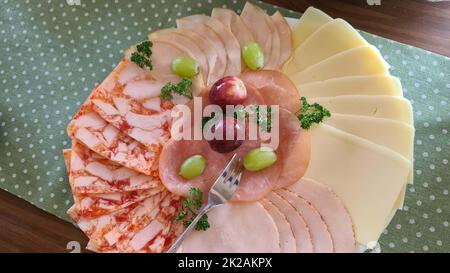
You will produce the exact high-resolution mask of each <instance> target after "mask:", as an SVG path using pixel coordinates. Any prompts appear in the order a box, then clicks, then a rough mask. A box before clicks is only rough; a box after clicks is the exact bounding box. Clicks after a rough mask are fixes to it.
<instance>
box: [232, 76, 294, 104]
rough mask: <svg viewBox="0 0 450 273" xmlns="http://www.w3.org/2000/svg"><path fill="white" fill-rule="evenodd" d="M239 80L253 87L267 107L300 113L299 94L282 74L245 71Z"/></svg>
mask: <svg viewBox="0 0 450 273" xmlns="http://www.w3.org/2000/svg"><path fill="white" fill-rule="evenodd" d="M239 78H240V79H241V80H242V81H243V82H244V83H245V84H246V85H247V84H250V85H252V86H253V87H255V88H256V89H257V90H258V91H259V92H260V93H261V95H262V96H263V98H264V100H265V102H266V104H267V105H279V106H280V108H284V109H286V110H288V111H290V112H292V113H297V112H298V111H300V109H301V107H302V104H301V101H300V94H299V92H298V90H297V88H296V87H295V85H294V84H293V83H292V81H291V80H290V79H289V78H288V77H287V76H286V75H285V74H283V73H282V72H279V71H272V70H261V71H246V72H244V73H242V74H241V75H240V76H239Z"/></svg>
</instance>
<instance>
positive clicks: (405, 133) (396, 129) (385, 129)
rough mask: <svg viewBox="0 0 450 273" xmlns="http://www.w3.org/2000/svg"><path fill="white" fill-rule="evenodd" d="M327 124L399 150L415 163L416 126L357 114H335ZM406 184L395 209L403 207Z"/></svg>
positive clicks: (328, 119)
mask: <svg viewBox="0 0 450 273" xmlns="http://www.w3.org/2000/svg"><path fill="white" fill-rule="evenodd" d="M324 123H325V124H328V125H330V126H333V127H334V128H337V129H340V130H342V131H345V132H347V133H350V134H353V135H356V136H358V137H362V138H365V139H367V140H369V141H372V142H374V143H376V144H379V145H382V146H385V147H387V148H389V149H391V150H393V151H394V152H397V153H399V154H401V155H402V156H404V157H405V158H407V159H408V160H409V161H410V162H411V163H413V157H414V131H415V130H414V127H412V126H410V125H408V124H406V123H403V122H399V121H395V120H390V119H384V118H371V117H366V116H355V115H345V114H333V115H332V116H331V117H330V118H327V119H326V120H325V121H324ZM413 169H414V168H413V164H411V170H410V173H409V177H408V182H409V183H410V184H412V182H413V173H414V172H413ZM406 187H407V186H406V185H405V186H404V187H403V190H402V191H401V192H400V194H399V196H398V198H397V201H396V204H395V206H394V208H395V209H401V208H402V207H403V201H404V198H405V191H406Z"/></svg>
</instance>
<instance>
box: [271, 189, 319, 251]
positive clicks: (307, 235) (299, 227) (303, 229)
mask: <svg viewBox="0 0 450 273" xmlns="http://www.w3.org/2000/svg"><path fill="white" fill-rule="evenodd" d="M265 199H267V200H268V201H270V202H271V203H272V204H273V205H274V206H276V207H277V208H278V209H279V210H280V212H281V213H283V214H284V216H285V217H286V219H287V221H288V222H289V224H290V226H291V228H292V232H293V234H294V238H295V244H296V249H297V252H298V253H311V252H313V250H314V249H315V246H314V242H313V240H312V238H311V233H312V232H313V231H312V230H311V229H310V228H309V226H308V225H307V224H306V222H305V219H304V218H303V215H301V214H300V212H299V211H297V210H296V209H295V208H294V207H293V206H292V205H291V204H290V203H288V202H287V201H286V200H284V199H283V198H281V197H280V196H279V195H278V194H275V193H274V192H271V193H269V194H268V195H267V196H266V197H265Z"/></svg>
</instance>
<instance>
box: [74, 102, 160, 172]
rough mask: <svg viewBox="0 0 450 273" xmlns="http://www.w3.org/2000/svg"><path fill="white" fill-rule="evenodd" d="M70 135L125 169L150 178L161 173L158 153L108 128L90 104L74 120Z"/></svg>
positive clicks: (83, 107) (109, 126)
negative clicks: (157, 172)
mask: <svg viewBox="0 0 450 273" xmlns="http://www.w3.org/2000/svg"><path fill="white" fill-rule="evenodd" d="M67 133H68V135H69V136H70V137H71V138H72V139H76V140H78V141H80V142H82V143H83V144H84V145H86V146H87V147H89V149H91V150H92V151H94V152H96V153H98V154H100V155H102V156H103V157H105V158H108V159H110V160H111V161H114V162H116V163H118V164H121V165H123V166H125V167H128V168H130V169H133V170H135V171H137V172H141V173H144V174H147V175H151V174H152V173H155V171H157V168H158V167H157V164H155V162H156V160H157V155H156V154H155V153H154V152H152V151H149V150H147V149H146V147H145V146H144V145H142V144H140V143H139V142H137V141H136V140H134V139H132V138H130V137H129V136H127V135H125V134H124V133H122V132H120V131H119V130H118V129H117V128H115V127H114V126H112V125H111V124H108V123H107V122H106V121H105V120H104V119H102V118H101V117H100V116H99V115H97V114H96V113H95V112H94V111H92V109H91V108H90V107H89V106H88V105H86V104H85V105H83V106H82V107H81V109H80V111H79V112H78V113H77V114H76V115H75V116H74V117H73V119H72V121H71V122H70V124H69V125H68V127H67Z"/></svg>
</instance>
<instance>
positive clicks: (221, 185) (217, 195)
mask: <svg viewBox="0 0 450 273" xmlns="http://www.w3.org/2000/svg"><path fill="white" fill-rule="evenodd" d="M232 167H233V168H232ZM230 170H231V171H230ZM242 171H243V168H242V165H241V159H240V158H237V156H236V154H234V155H233V157H232V158H231V160H230V162H228V164H227V166H226V167H225V169H224V170H223V171H222V173H221V174H220V176H219V177H218V178H217V179H216V181H215V182H214V184H213V185H212V187H211V190H210V191H209V194H208V202H207V203H206V205H205V206H204V207H203V208H202V209H201V210H200V212H199V213H198V215H197V217H195V218H194V220H193V221H192V223H191V224H190V225H189V226H188V227H187V228H186V230H185V231H184V232H183V233H182V234H181V235H180V237H178V239H177V240H176V241H175V243H173V245H172V246H171V247H170V248H169V250H168V251H167V253H175V252H176V251H177V249H178V247H179V246H180V245H181V243H182V242H183V241H184V239H186V237H187V236H188V235H189V234H190V233H191V232H192V230H193V229H194V227H195V226H196V224H197V222H198V221H199V220H200V218H201V217H202V216H203V215H204V214H205V213H207V212H208V211H209V210H210V209H212V208H214V207H217V206H219V205H222V204H224V203H226V202H227V201H228V200H230V198H231V196H233V194H234V192H235V191H236V188H237V187H238V185H239V182H240V181H241V176H242Z"/></svg>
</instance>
